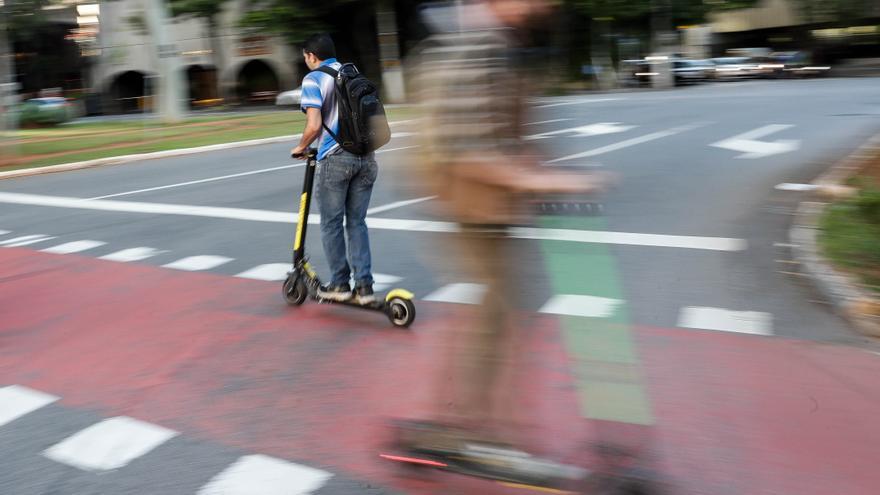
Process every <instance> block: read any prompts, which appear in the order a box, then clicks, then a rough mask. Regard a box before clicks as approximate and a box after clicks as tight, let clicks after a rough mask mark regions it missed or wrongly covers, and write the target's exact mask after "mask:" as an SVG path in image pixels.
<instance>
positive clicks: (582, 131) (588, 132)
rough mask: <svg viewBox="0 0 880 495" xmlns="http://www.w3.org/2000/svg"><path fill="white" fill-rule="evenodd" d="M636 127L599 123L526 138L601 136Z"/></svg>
mask: <svg viewBox="0 0 880 495" xmlns="http://www.w3.org/2000/svg"><path fill="white" fill-rule="evenodd" d="M634 127H635V126H634V125H622V124H621V123H620V122H599V123H598V124H588V125H582V126H578V127H569V128H568V129H559V130H557V131H549V132H542V133H540V134H535V135H532V136H526V137H525V139H526V140H533V139H547V138H549V137H551V136H556V135H559V134H573V136H571V137H585V136H600V135H602V134H614V133H616V132H626V131H628V130H630V129H632V128H634Z"/></svg>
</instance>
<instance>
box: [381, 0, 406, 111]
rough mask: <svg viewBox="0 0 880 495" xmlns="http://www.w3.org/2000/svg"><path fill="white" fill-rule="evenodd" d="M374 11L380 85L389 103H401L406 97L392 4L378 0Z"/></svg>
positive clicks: (395, 16)
mask: <svg viewBox="0 0 880 495" xmlns="http://www.w3.org/2000/svg"><path fill="white" fill-rule="evenodd" d="M378 7H379V8H378V9H377V12H376V29H377V31H378V32H379V63H380V64H381V65H382V87H383V89H384V92H385V98H386V100H387V101H388V102H389V103H401V102H403V101H404V100H405V99H406V89H405V87H404V84H403V70H402V69H401V66H400V46H399V43H400V41H399V38H398V35H397V15H396V14H395V12H394V5H393V4H391V2H389V1H388V0H380V1H379V6H378Z"/></svg>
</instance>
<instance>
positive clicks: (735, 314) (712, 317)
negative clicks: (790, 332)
mask: <svg viewBox="0 0 880 495" xmlns="http://www.w3.org/2000/svg"><path fill="white" fill-rule="evenodd" d="M678 326H679V327H681V328H695V329H700V330H717V331H721V332H738V333H749V334H754V335H773V316H772V315H771V314H770V313H761V312H758V311H732V310H729V309H724V308H707V307H702V306H688V307H685V308H682V309H681V313H680V314H679V317H678Z"/></svg>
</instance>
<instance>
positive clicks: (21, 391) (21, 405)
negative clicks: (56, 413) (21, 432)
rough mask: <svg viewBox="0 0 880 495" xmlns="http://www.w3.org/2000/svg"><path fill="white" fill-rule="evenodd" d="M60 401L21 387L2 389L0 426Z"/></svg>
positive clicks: (0, 392)
mask: <svg viewBox="0 0 880 495" xmlns="http://www.w3.org/2000/svg"><path fill="white" fill-rule="evenodd" d="M57 400H58V397H55V396H54V395H49V394H45V393H43V392H40V391H37V390H33V389H30V388H27V387H22V386H20V385H10V386H8V387H3V388H0V426H3V425H5V424H7V423H11V422H12V421H15V420H16V419H18V418H20V417H22V416H24V415H26V414H30V413H32V412H34V411H36V410H37V409H40V408H41V407H45V406H47V405H49V404H51V403H53V402H55V401H57Z"/></svg>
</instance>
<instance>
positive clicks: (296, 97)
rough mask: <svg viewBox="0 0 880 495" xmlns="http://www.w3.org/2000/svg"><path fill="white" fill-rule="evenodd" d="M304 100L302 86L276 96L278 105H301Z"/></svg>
mask: <svg viewBox="0 0 880 495" xmlns="http://www.w3.org/2000/svg"><path fill="white" fill-rule="evenodd" d="M301 102H302V86H300V87H298V88H296V89H292V90H290V91H285V92H283V93H279V94H278V96H276V97H275V104H276V105H278V106H287V105H299V104H300V103H301Z"/></svg>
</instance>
